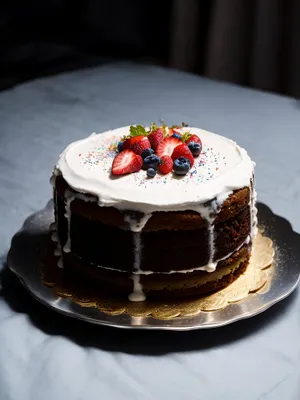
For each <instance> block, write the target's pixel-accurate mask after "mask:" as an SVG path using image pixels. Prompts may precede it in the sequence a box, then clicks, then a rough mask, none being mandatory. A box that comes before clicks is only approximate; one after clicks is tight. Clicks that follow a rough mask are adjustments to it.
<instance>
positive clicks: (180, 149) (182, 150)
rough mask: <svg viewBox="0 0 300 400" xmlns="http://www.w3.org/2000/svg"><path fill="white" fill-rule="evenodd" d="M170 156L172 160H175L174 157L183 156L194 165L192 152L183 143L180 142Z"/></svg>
mask: <svg viewBox="0 0 300 400" xmlns="http://www.w3.org/2000/svg"><path fill="white" fill-rule="evenodd" d="M171 157H172V160H173V161H175V160H176V158H179V157H185V158H187V159H188V160H189V161H190V163H191V167H192V166H193V165H194V157H193V154H192V152H191V150H190V149H189V148H188V146H187V145H186V144H185V143H181V145H179V146H177V147H175V149H174V151H173V153H172V156H171Z"/></svg>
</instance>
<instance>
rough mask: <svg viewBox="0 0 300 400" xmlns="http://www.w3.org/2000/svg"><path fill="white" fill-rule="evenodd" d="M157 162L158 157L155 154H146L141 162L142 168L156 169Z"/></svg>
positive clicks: (158, 160)
mask: <svg viewBox="0 0 300 400" xmlns="http://www.w3.org/2000/svg"><path fill="white" fill-rule="evenodd" d="M159 162H160V158H159V157H158V156H157V155H155V154H152V155H151V156H147V157H146V158H145V159H144V162H143V169H146V170H147V169H148V168H153V169H158V165H159Z"/></svg>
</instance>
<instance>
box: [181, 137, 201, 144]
mask: <svg viewBox="0 0 300 400" xmlns="http://www.w3.org/2000/svg"><path fill="white" fill-rule="evenodd" d="M191 142H196V143H199V144H201V146H202V142H201V139H200V138H199V136H197V135H191V136H190V137H189V138H188V139H187V140H186V142H185V143H186V144H189V143H191Z"/></svg>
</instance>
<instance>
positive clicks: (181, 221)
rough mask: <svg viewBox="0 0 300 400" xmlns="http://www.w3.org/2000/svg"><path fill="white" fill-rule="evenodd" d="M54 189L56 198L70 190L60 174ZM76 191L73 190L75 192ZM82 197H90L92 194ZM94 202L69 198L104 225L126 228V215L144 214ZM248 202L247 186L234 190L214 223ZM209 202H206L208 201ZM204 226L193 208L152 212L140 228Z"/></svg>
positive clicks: (77, 210) (76, 207)
mask: <svg viewBox="0 0 300 400" xmlns="http://www.w3.org/2000/svg"><path fill="white" fill-rule="evenodd" d="M56 190H57V194H58V197H59V198H61V199H63V198H64V195H65V191H66V190H69V191H70V190H71V188H70V187H69V186H68V184H67V183H66V181H65V180H64V179H63V178H62V177H61V176H59V177H57V179H56ZM74 193H75V194H76V192H74ZM85 197H86V198H87V199H88V198H91V199H93V196H91V195H85ZM94 200H96V201H95V202H87V201H84V200H82V199H78V198H75V200H73V201H72V205H71V207H72V212H73V213H76V214H79V215H82V216H84V217H86V218H87V219H90V220H93V221H99V222H102V223H103V224H106V225H112V226H117V227H120V228H123V229H128V222H126V221H125V217H126V216H128V215H130V217H131V218H133V219H135V220H139V219H140V218H142V217H143V214H142V213H139V212H136V211H132V210H124V211H120V210H118V209H116V208H114V207H99V205H98V204H97V199H95V198H94ZM249 201H250V190H249V188H248V187H245V188H243V189H240V190H237V191H235V192H234V193H232V194H231V195H230V196H229V197H228V199H226V200H225V201H224V203H223V205H222V207H221V209H220V210H219V212H218V214H217V216H216V220H215V223H218V222H224V221H226V220H228V219H230V218H233V217H234V216H235V215H236V214H238V213H239V212H241V211H242V210H243V209H245V208H246V207H247V206H248V204H249ZM208 205H209V204H208ZM204 226H206V221H205V219H203V218H202V217H201V215H200V214H199V213H197V212H195V211H190V210H187V211H168V212H154V213H152V216H151V217H150V219H149V220H148V222H147V224H146V226H145V227H144V228H143V231H157V230H162V229H163V230H181V231H182V230H197V229H199V228H200V227H204Z"/></svg>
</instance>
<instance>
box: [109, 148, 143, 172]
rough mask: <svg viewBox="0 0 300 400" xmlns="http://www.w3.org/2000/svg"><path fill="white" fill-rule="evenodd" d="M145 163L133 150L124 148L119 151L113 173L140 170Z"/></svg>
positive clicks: (113, 165) (114, 162)
mask: <svg viewBox="0 0 300 400" xmlns="http://www.w3.org/2000/svg"><path fill="white" fill-rule="evenodd" d="M142 165H143V159H142V157H141V156H139V155H137V154H135V152H134V151H132V150H128V149H127V150H123V151H122V152H121V153H119V154H118V155H117V156H116V157H115V159H114V161H113V164H112V171H111V172H112V174H113V175H125V174H129V173H131V172H138V171H139V170H140V169H141V168H142Z"/></svg>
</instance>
